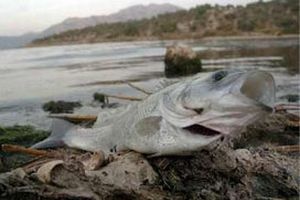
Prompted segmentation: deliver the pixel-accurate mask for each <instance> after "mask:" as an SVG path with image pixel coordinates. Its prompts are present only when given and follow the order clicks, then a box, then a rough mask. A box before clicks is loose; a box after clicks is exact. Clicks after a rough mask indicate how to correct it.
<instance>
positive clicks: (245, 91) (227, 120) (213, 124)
mask: <svg viewBox="0 0 300 200" xmlns="http://www.w3.org/2000/svg"><path fill="white" fill-rule="evenodd" d="M187 87H188V86H187ZM216 88H217V89H212V90H206V91H205V92H206V96H204V98H202V99H201V98H199V101H198V102H197V101H193V102H197V105H198V106H199V105H200V108H202V109H200V112H199V111H198V112H196V111H195V106H194V107H193V106H192V107H191V106H190V105H187V106H186V105H185V106H182V107H183V108H186V109H187V110H188V111H194V112H193V114H190V113H189V114H187V115H186V114H185V113H188V112H185V113H183V112H175V111H176V109H173V110H175V111H173V110H172V108H176V107H174V106H173V107H172V108H168V107H167V106H165V105H166V103H164V102H163V103H162V104H161V106H160V109H161V110H162V115H163V116H164V118H165V119H166V120H167V121H169V122H170V123H171V124H173V125H174V126H177V127H181V128H182V129H185V130H188V131H190V132H193V133H194V134H203V132H204V133H205V134H206V135H207V134H208V135H215V134H225V135H227V134H231V133H235V132H238V131H240V130H241V129H242V128H243V127H245V126H247V125H248V124H250V123H253V122H254V121H256V120H257V119H259V118H262V117H264V116H265V115H267V114H269V113H270V112H272V111H273V109H272V106H273V105H274V102H275V82H274V79H273V76H272V75H271V74H269V73H267V72H263V71H250V72H237V73H235V74H232V75H231V77H228V80H225V81H224V86H222V82H221V84H218V85H217V87H216ZM191 96H192V95H191ZM167 102H168V101H167ZM176 103H177V104H180V102H179V101H178V102H176ZM169 104H170V103H169ZM194 105H195V103H194ZM177 107H178V106H177ZM177 110H178V109H177ZM167 111H168V112H167ZM169 113H170V114H169ZM180 113H182V115H181V116H180ZM178 116H180V117H178ZM197 130H198V132H197Z"/></svg>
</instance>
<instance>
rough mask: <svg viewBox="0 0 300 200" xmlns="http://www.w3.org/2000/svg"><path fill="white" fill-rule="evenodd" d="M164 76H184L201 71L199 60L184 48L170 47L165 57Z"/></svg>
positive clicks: (189, 49) (193, 53)
mask: <svg viewBox="0 0 300 200" xmlns="http://www.w3.org/2000/svg"><path fill="white" fill-rule="evenodd" d="M164 62H165V75H166V76H167V77H174V76H184V75H190V74H195V73H198V72H200V71H201V69H202V67H201V59H200V58H199V57H198V56H197V54H196V53H195V52H194V51H193V50H192V49H191V48H190V47H186V46H170V47H168V48H167V51H166V55H165V60H164Z"/></svg>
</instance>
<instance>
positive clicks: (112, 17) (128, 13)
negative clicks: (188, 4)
mask: <svg viewBox="0 0 300 200" xmlns="http://www.w3.org/2000/svg"><path fill="white" fill-rule="evenodd" d="M182 9H183V8H181V7H179V6H176V5H173V4H170V3H164V4H148V5H143V4H138V5H133V6H129V7H127V8H123V9H121V10H119V11H118V12H115V13H112V14H108V15H92V16H90V17H70V18H67V19H65V20H63V21H62V22H60V23H57V24H54V25H52V26H50V27H48V28H46V29H45V30H44V31H41V32H36V33H25V34H23V35H20V36H0V49H9V48H17V47H22V46H24V45H26V44H28V43H30V42H31V41H33V40H35V39H40V38H44V37H48V36H50V35H53V34H59V33H61V32H65V31H68V30H73V29H80V28H85V27H87V26H95V25H97V24H99V23H112V22H118V21H121V22H125V21H129V20H140V19H147V18H151V17H154V16H156V15H159V14H164V13H171V12H176V11H178V10H182Z"/></svg>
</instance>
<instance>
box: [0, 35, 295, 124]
mask: <svg viewBox="0 0 300 200" xmlns="http://www.w3.org/2000/svg"><path fill="white" fill-rule="evenodd" d="M176 43H177V44H178V43H180V44H185V45H189V46H192V47H193V49H194V50H196V51H198V52H199V54H200V55H201V56H202V58H203V69H204V70H203V71H204V72H203V74H205V73H208V72H210V71H214V70H216V69H222V68H243V69H261V70H266V71H269V72H271V73H272V74H273V75H274V77H275V79H276V83H277V86H278V87H277V88H278V91H277V96H278V101H286V99H285V98H280V97H282V96H285V95H287V94H298V93H299V88H300V81H299V74H298V71H299V58H298V55H299V42H298V38H281V39H280V38H279V39H255V40H254V39H253V40H249V39H248V40H241V39H238V40H233V39H232V40H228V39H224V40H222V39H218V40H202V41H151V42H120V43H101V44H86V45H71V46H57V47H42V48H23V49H11V50H3V51H0V86H1V89H0V124H1V125H14V124H33V125H35V126H38V127H48V126H49V124H50V121H49V120H47V118H46V113H44V112H43V111H42V110H41V109H40V108H41V105H42V103H43V102H46V101H49V100H75V101H82V102H83V104H85V105H86V106H85V108H84V109H80V110H78V111H77V112H85V113H91V114H93V113H97V111H98V110H99V108H96V107H93V106H91V105H90V103H91V102H92V95H93V93H94V92H104V93H109V94H126V95H139V96H142V94H140V93H137V92H136V91H135V90H133V89H132V88H130V87H128V86H127V85H126V84H124V83H123V82H122V81H131V82H136V84H137V85H141V86H143V87H145V88H148V90H153V89H154V88H155V85H157V83H158V82H159V81H160V80H161V79H163V78H164V73H163V72H164V63H163V55H164V53H165V48H166V46H169V45H172V44H176Z"/></svg>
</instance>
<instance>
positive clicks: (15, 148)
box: [1, 144, 57, 157]
mask: <svg viewBox="0 0 300 200" xmlns="http://www.w3.org/2000/svg"><path fill="white" fill-rule="evenodd" d="M1 150H2V151H3V152H9V153H22V154H28V155H31V156H36V157H39V156H43V157H56V156H57V155H55V154H54V153H52V152H49V151H45V150H38V149H32V148H25V147H23V146H19V145H11V144H2V145H1Z"/></svg>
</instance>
